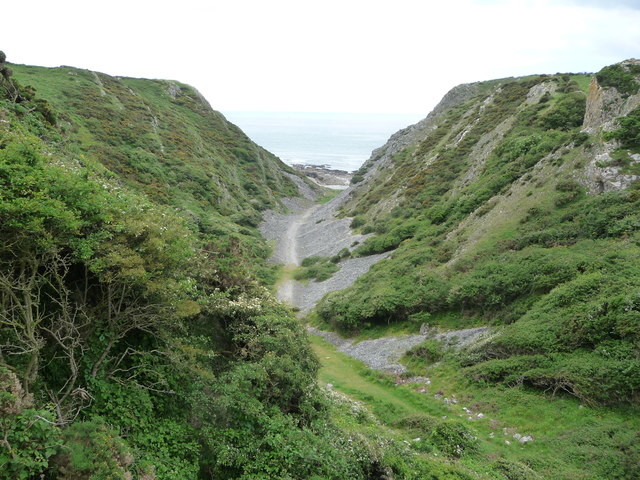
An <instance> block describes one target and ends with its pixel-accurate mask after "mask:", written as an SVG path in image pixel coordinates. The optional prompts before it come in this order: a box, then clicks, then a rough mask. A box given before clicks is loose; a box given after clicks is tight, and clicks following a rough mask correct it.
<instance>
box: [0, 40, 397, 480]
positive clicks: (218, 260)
mask: <svg viewBox="0 0 640 480" xmlns="http://www.w3.org/2000/svg"><path fill="white" fill-rule="evenodd" d="M4 60H5V58H4V54H3V53H1V52H0V437H1V438H2V442H0V466H1V468H2V472H3V473H2V477H3V478H11V479H43V478H47V479H55V478H59V479H72V478H73V479H80V478H92V479H123V480H124V479H133V478H135V479H144V480H152V479H167V480H168V479H171V480H180V479H185V480H186V479H195V478H202V479H214V478H215V479H236V478H246V479H248V478H282V479H294V478H295V479H308V478H333V479H336V480H337V479H344V478H354V479H358V478H361V479H364V478H380V477H381V475H382V474H383V473H381V472H384V471H385V470H386V469H387V468H388V467H387V466H386V465H387V463H385V461H384V459H383V455H382V454H380V449H379V448H378V447H377V445H376V442H375V440H374V439H373V438H364V437H363V438H359V439H358V440H357V441H356V442H353V439H352V438H351V435H350V432H349V431H347V430H345V429H344V428H342V427H341V426H339V425H337V424H336V423H335V422H334V421H333V420H332V418H331V414H332V412H333V409H334V403H333V402H332V401H331V400H330V399H328V398H327V396H326V395H325V394H324V393H323V392H322V391H321V390H320V389H319V388H318V386H317V385H316V373H317V369H318V363H317V360H316V358H315V357H314V355H313V354H312V352H311V350H310V348H309V343H308V340H307V338H306V336H305V334H304V331H303V330H302V328H301V327H300V326H299V325H298V323H297V322H296V320H295V318H294V317H293V315H292V314H291V312H290V311H289V310H288V309H287V308H285V307H284V306H283V305H281V304H279V303H278V302H276V301H275V299H274V298H273V297H272V296H271V295H270V294H269V293H268V292H267V291H266V290H265V289H264V287H262V286H260V285H259V283H258V282H257V281H256V275H255V272H254V271H255V270H256V268H258V267H259V261H258V260H259V259H258V260H256V259H255V258H252V256H251V255H250V254H251V252H248V253H247V252H245V251H243V250H242V249H243V248H244V247H246V245H247V244H249V245H251V242H252V241H253V245H254V246H255V245H257V246H260V245H262V248H264V249H265V250H266V248H265V247H264V244H263V243H262V244H261V243H259V240H258V234H257V233H256V232H255V231H254V229H253V228H252V227H251V226H242V225H238V224H236V223H234V221H233V218H232V217H233V216H229V215H227V213H230V211H232V210H233V209H234V208H244V209H247V211H250V212H252V215H253V214H255V212H257V211H258V206H260V208H262V207H264V206H266V205H269V204H274V202H275V198H277V196H279V195H283V194H288V193H289V188H290V187H291V185H290V184H289V182H288V180H285V178H286V177H285V176H284V174H283V172H282V171H280V172H278V171H277V168H276V167H277V165H278V163H277V162H276V161H275V160H273V158H272V157H271V156H270V155H268V154H266V153H265V152H262V151H261V150H259V149H258V148H257V147H255V146H254V145H253V144H251V143H249V142H248V140H246V137H244V136H243V135H242V134H240V132H239V131H238V130H237V129H235V128H234V127H232V126H230V125H228V124H225V123H224V122H223V121H222V119H221V117H220V116H219V115H217V114H215V113H213V112H211V111H210V110H208V107H207V108H205V105H204V104H203V103H202V102H200V103H198V102H199V100H197V98H196V97H195V96H193V95H195V94H193V91H192V90H189V89H187V87H181V88H182V89H185V91H186V92H187V93H185V94H184V95H185V97H186V98H184V99H181V100H180V101H181V102H186V104H189V103H190V102H191V106H192V107H193V108H194V109H195V110H194V112H192V113H189V112H188V108H187V106H186V105H183V106H180V107H179V108H177V112H178V113H180V115H182V116H183V117H182V118H183V119H184V120H185V122H187V120H188V118H189V117H192V119H193V121H194V122H196V121H197V122H200V121H204V120H207V119H208V120H207V121H208V122H210V124H207V125H209V126H215V125H216V122H218V123H217V125H219V126H220V129H221V131H220V132H216V131H215V130H211V129H209V127H208V126H207V125H200V127H198V128H196V127H195V123H194V124H189V123H185V124H184V125H183V126H182V127H183V128H185V129H193V130H192V131H191V132H190V133H189V134H190V135H192V137H189V138H191V139H200V140H202V144H198V145H195V146H194V147H193V148H195V149H196V150H189V152H187V151H186V150H185V152H186V153H185V156H184V157H181V158H182V160H183V163H184V165H183V167H184V168H185V169H196V170H193V172H194V176H196V177H197V175H199V174H203V175H205V174H206V175H207V176H208V177H207V178H208V179H209V180H211V181H212V182H213V183H215V184H218V183H219V184H220V189H219V190H217V191H218V192H222V193H221V194H224V192H225V191H227V193H228V197H229V198H222V197H224V196H225V195H226V194H224V195H222V197H220V198H221V199H218V197H215V196H214V197H206V195H207V194H206V193H205V191H206V189H204V190H202V195H203V196H202V197H198V195H199V193H198V192H199V189H200V187H196V186H195V185H190V184H188V182H187V178H188V175H187V174H186V173H185V171H182V172H181V171H179V167H178V166H177V163H172V162H177V160H176V159H175V158H173V157H172V156H171V155H169V152H171V151H173V150H172V149H174V148H175V149H179V148H181V145H182V146H184V145H183V144H181V140H180V141H178V140H176V141H175V142H171V141H169V140H167V139H165V137H164V136H162V135H159V138H161V139H162V142H163V148H164V152H162V149H161V148H160V146H159V143H158V144H157V145H156V146H155V147H154V146H153V145H152V140H153V139H152V138H151V137H149V136H148V135H147V134H148V133H149V130H147V129H146V127H147V126H148V124H147V123H143V125H142V126H140V125H138V124H137V123H136V124H134V123H132V124H131V125H128V124H126V126H127V127H129V128H130V130H131V131H135V132H136V135H133V136H131V137H126V132H125V131H124V129H123V127H122V126H121V125H120V123H119V122H120V121H121V120H122V117H118V116H117V115H118V111H120V112H121V113H122V112H124V113H123V115H125V114H126V115H125V116H127V118H128V115H129V114H132V115H141V116H145V115H146V114H145V113H144V112H145V111H146V112H148V111H147V110H146V108H143V107H144V104H143V103H140V102H139V97H142V96H143V94H142V93H139V94H136V95H133V94H131V95H133V97H132V98H129V100H131V102H134V99H135V100H136V101H138V102H139V103H138V104H136V105H138V107H139V108H137V107H136V105H134V104H133V103H132V104H127V106H126V107H125V109H124V110H123V109H121V107H120V106H118V104H117V101H120V102H122V103H123V104H124V103H125V102H124V101H123V100H126V94H124V93H122V92H121V91H120V90H118V92H119V93H118V95H115V94H105V95H104V97H109V95H113V96H112V97H110V98H105V99H102V100H104V101H105V102H110V103H112V104H113V105H114V107H113V109H111V110H108V113H109V115H113V116H116V117H117V119H118V121H117V122H110V121H109V119H108V116H107V115H105V114H104V113H103V112H101V109H102V107H100V108H98V107H95V106H94V107H91V108H90V109H89V110H84V109H81V108H80V105H78V106H77V108H78V111H75V110H73V109H72V108H71V107H70V104H64V105H63V101H67V99H66V97H67V94H66V93H64V92H61V91H57V90H56V88H55V84H54V83H48V82H43V84H46V86H47V87H46V88H48V89H49V90H48V93H49V94H51V95H52V98H53V100H52V101H51V102H49V101H47V100H45V99H44V98H43V97H41V96H40V95H41V93H40V92H36V91H34V90H33V89H32V88H27V87H24V86H22V85H21V84H20V83H19V82H17V81H16V80H15V79H14V78H13V77H12V75H11V68H10V67H9V66H8V65H7V64H6V63H5V62H4ZM33 71H38V72H41V73H42V74H43V75H44V76H45V77H46V78H47V79H50V76H51V75H52V76H56V75H58V74H60V72H61V71H60V70H54V71H49V70H40V69H34V70H33ZM64 71H65V72H69V71H71V72H72V73H74V74H75V73H78V72H79V71H77V70H71V69H64ZM65 75H68V73H65ZM78 75H80V73H78ZM69 76H70V77H73V76H74V75H69ZM36 77H37V75H34V77H33V78H32V80H34V81H33V82H31V83H36V81H37V78H36ZM64 78H65V80H62V79H59V81H60V82H61V83H60V84H59V86H60V88H63V89H64V88H65V87H63V86H62V85H63V84H65V82H66V77H64ZM83 78H84V77H83ZM103 80H104V82H105V83H108V79H107V78H103ZM84 81H86V78H84V80H83V82H84ZM114 82H115V83H117V84H118V86H117V87H113V88H114V89H116V88H119V89H120V88H122V85H123V84H122V83H120V82H116V81H115V80H114ZM131 84H132V85H134V84H137V85H138V86H139V87H140V89H141V91H142V90H143V89H145V88H149V89H150V90H151V91H153V90H154V88H155V87H154V85H155V83H154V82H149V84H147V83H146V82H144V81H131ZM85 86H87V85H85ZM46 88H44V89H43V90H46ZM87 88H88V86H87ZM106 88H107V87H106V86H105V89H106ZM109 88H110V87H109ZM67 93H69V92H67ZM157 94H158V95H161V93H157ZM97 95H98V96H100V93H99V89H98V93H97ZM145 95H148V97H145V98H152V92H147V91H145ZM69 97H71V98H73V95H69ZM178 98H179V97H178ZM56 99H57V101H59V102H61V103H60V105H62V106H63V107H64V108H62V109H61V110H57V107H56V104H57V102H56ZM90 100H91V99H87V100H86V103H87V104H91V101H90ZM76 101H77V100H76ZM83 108H84V107H83ZM87 108H88V107H87ZM104 108H107V107H104ZM108 108H111V107H108ZM89 111H91V115H93V116H91V115H89V114H88V112H89ZM132 112H135V113H132ZM171 112H172V110H171V108H170V106H169V105H168V104H167V105H166V110H162V111H161V109H160V108H158V110H157V111H156V113H157V115H158V117H160V115H164V116H163V117H162V118H163V119H164V120H163V121H168V120H167V118H169V117H170V116H171ZM176 115H177V114H176ZM145 118H146V119H147V120H148V117H145ZM139 120H141V118H137V119H136V120H135V121H136V122H137V121H139ZM131 121H132V122H133V121H134V120H131ZM176 121H177V120H176ZM67 122H69V123H67ZM138 127H140V128H141V129H142V131H140V130H136V128H138ZM111 129H114V131H117V132H118V133H114V131H112V130H111ZM118 129H121V130H118ZM225 129H226V130H227V133H224V131H223V130H225ZM183 133H184V132H183ZM166 134H167V135H170V129H168V130H167V132H166ZM121 135H124V137H122V138H121ZM185 135H187V133H185ZM189 138H188V139H189ZM188 139H187V140H188ZM155 140H158V139H157V138H156V139H155ZM138 141H139V142H141V143H140V144H136V143H135V142H138ZM145 142H146V143H145ZM238 142H242V143H240V144H239V143H238ZM134 144H135V145H138V146H134ZM240 145H244V146H245V147H246V148H247V149H253V150H252V151H253V152H254V153H255V154H256V157H251V162H253V163H251V165H253V166H255V167H256V168H255V169H253V168H250V167H247V166H246V165H244V166H243V164H242V162H237V163H235V164H234V158H232V157H226V156H225V155H226V154H225V153H224V152H228V151H230V150H232V149H234V148H240ZM156 147H157V149H159V150H157V149H156V150H154V148H156ZM185 148H187V147H185ZM158 151H159V152H160V153H159V154H158ZM247 151H248V150H247ZM118 152H120V153H122V154H123V155H124V157H116V158H121V162H116V163H113V164H110V163H109V161H111V160H109V159H108V157H109V156H110V155H112V154H113V155H117V154H118ZM123 152H124V153H123ZM132 152H133V153H132ZM194 152H200V153H202V157H200V156H198V155H200V153H199V154H198V155H196V154H195V153H194ZM203 152H204V153H203ZM215 152H218V156H217V157H215V158H214V153H215ZM103 153H104V155H105V156H104V157H103V156H102V154H103ZM187 153H189V154H187ZM143 154H145V155H147V156H146V157H145V158H146V160H145V161H146V162H147V163H145V168H147V167H149V169H150V170H149V171H155V172H157V175H158V178H159V179H160V180H159V181H158V183H157V184H155V185H154V183H153V182H147V181H146V180H145V181H142V180H141V178H139V177H138V176H137V174H134V173H133V172H134V170H133V169H132V170H129V169H130V168H133V167H132V165H134V164H133V163H127V162H128V161H129V160H132V159H135V158H138V157H136V155H143ZM190 155H191V156H190ZM125 157H126V158H125ZM224 159H226V163H224V165H223V162H222V161H223V160H224ZM260 159H262V160H264V162H261V160H260ZM214 160H215V162H218V163H217V164H216V163H215V162H214ZM236 160H237V159H236ZM197 161H202V162H203V163H206V162H209V163H208V165H209V167H211V166H212V165H213V166H214V165H218V166H220V168H222V166H224V168H225V169H226V170H224V172H222V171H218V170H215V169H213V167H212V169H209V167H207V168H204V167H202V168H201V169H200V170H198V169H197V168H196V167H195V165H196V162H197ZM268 162H271V167H268V166H267V165H268ZM169 166H171V168H169ZM106 167H109V169H108V168H106ZM120 168H122V171H119V169H120ZM136 168H137V167H136ZM269 168H273V169H274V170H273V171H270V172H267V170H268V169H269ZM263 169H264V170H263ZM171 170H173V171H174V173H175V174H176V176H175V177H171V176H170V175H171ZM135 171H136V172H142V169H138V170H135ZM189 171H191V170H189ZM256 172H257V173H256ZM254 174H255V175H258V176H261V175H263V176H264V177H262V178H271V179H272V180H273V182H276V183H277V182H281V184H282V188H280V187H278V188H272V187H270V186H269V185H265V184H260V185H259V186H257V187H256V188H257V189H258V192H262V194H256V198H258V200H259V202H264V203H260V204H259V205H253V203H252V199H253V196H251V199H250V198H249V195H248V194H245V192H243V191H242V189H238V188H237V186H238V183H230V184H224V183H223V181H226V180H225V177H223V175H228V176H229V177H227V179H229V181H231V180H233V179H235V181H237V182H242V181H244V180H247V179H249V178H252V177H251V175H254ZM182 175H184V178H183V177H182ZM150 178H151V177H150ZM154 178H155V177H154ZM183 180H184V181H183ZM165 181H166V182H167V183H166V184H163V183H162V182H165ZM173 182H177V183H175V184H174V183H173ZM267 182H268V180H267ZM165 188H166V191H165ZM181 195H183V196H181ZM261 195H263V196H262V197H261ZM182 201H184V202H185V203H181V202H182ZM207 202H208V203H207ZM216 202H217V203H216ZM269 202H272V203H269ZM191 203H193V205H194V208H196V207H197V209H196V210H195V211H191V210H187V209H186V207H187V206H189V205H190V204H191ZM218 208H219V210H218ZM225 209H230V211H229V212H227V211H225ZM194 217H195V220H194ZM206 218H209V219H212V220H210V222H217V223H216V225H221V226H222V227H221V228H220V229H218V228H217V227H216V229H213V228H209V227H207V228H205V225H207V222H208V221H209V220H207V221H205V219H206ZM227 232H229V233H227ZM234 235H236V236H234ZM241 242H245V243H244V244H243V243H241Z"/></svg>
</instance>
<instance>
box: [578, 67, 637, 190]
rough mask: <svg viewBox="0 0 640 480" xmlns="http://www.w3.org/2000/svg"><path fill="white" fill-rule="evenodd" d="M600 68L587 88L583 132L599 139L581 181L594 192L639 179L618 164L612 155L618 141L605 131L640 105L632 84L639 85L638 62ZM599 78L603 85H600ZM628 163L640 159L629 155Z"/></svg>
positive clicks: (626, 184) (622, 165) (616, 126)
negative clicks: (601, 71) (599, 71)
mask: <svg viewBox="0 0 640 480" xmlns="http://www.w3.org/2000/svg"><path fill="white" fill-rule="evenodd" d="M608 69H609V71H607V69H603V72H604V74H602V73H601V74H599V75H597V76H594V77H593V79H592V80H591V84H590V85H589V93H588V95H587V107H586V112H585V116H584V124H583V127H582V131H583V132H586V133H589V134H591V135H594V136H596V137H597V138H599V139H600V141H599V142H598V143H597V145H596V147H595V148H594V149H593V151H592V152H591V155H590V156H589V161H588V163H587V166H586V169H585V176H584V180H585V182H586V184H587V185H588V187H589V190H590V191H591V192H593V193H602V192H605V191H610V190H619V189H624V188H627V187H628V186H629V185H631V184H632V183H633V182H635V181H636V180H637V179H638V178H640V177H639V176H638V175H637V174H635V172H634V173H630V172H629V168H628V165H624V164H622V163H620V162H617V161H616V159H614V158H613V157H612V154H613V153H614V152H615V151H616V150H617V149H619V147H620V142H618V141H615V140H607V135H606V134H607V132H611V131H614V130H615V129H616V128H618V126H619V125H618V119H619V118H622V117H625V116H627V115H629V114H630V113H631V112H632V111H633V110H634V109H636V108H637V107H638V106H639V105H640V93H638V89H637V87H634V83H638V82H640V60H635V59H630V60H626V61H624V62H621V63H619V64H617V65H614V66H611V67H608ZM598 77H600V78H601V80H602V81H603V82H604V85H600V83H599V82H598ZM631 156H632V158H631V162H632V163H637V162H640V156H638V155H637V154H631Z"/></svg>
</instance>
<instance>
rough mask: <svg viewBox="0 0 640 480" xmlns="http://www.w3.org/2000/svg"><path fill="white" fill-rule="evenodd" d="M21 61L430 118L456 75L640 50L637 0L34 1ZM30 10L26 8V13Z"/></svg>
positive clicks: (261, 98) (13, 19) (15, 23)
mask: <svg viewBox="0 0 640 480" xmlns="http://www.w3.org/2000/svg"><path fill="white" fill-rule="evenodd" d="M15 7H16V8H15V10H16V11H15V12H14V13H15V15H14V14H11V15H7V9H6V8H5V9H4V13H3V20H2V25H1V26H0V49H2V50H4V52H5V53H6V54H7V57H8V60H9V61H11V62H14V63H26V64H32V65H45V66H58V65H72V66H76V67H82V68H88V69H91V70H97V71H100V72H104V73H108V74H111V75H120V76H135V77H148V78H170V79H176V80H180V81H182V82H185V83H189V84H191V85H193V86H195V87H196V88H198V89H199V90H200V91H201V92H202V93H203V94H204V95H205V97H207V99H208V100H209V101H210V103H211V104H212V106H213V107H214V108H215V109H217V110H222V111H233V110H257V111H308V112H313V111H324V112H388V113H420V114H426V113H428V112H429V111H430V110H431V109H432V108H433V106H434V105H435V104H436V103H437V102H438V100H439V99H440V98H441V97H442V96H443V95H444V94H445V93H446V92H447V91H448V90H449V89H450V88H452V87H454V86H455V85H457V84H459V83H464V82H472V81H477V80H488V79H492V78H501V77H507V76H519V75H526V74H532V73H556V72H585V71H587V72H593V71H597V70H599V69H600V68H602V67H603V66H605V65H608V64H611V63H615V62H618V61H621V60H624V59H626V58H632V57H635V58H638V57H640V0H628V1H624V0H619V1H615V0H609V1H606V0H602V1H597V0H592V1H590V0H583V1H578V0H575V1H571V0H539V1H535V0H529V1H527V0H522V1H517V0H512V1H509V0H503V1H500V0H448V1H431V0H385V1H378V0H362V1H361V0H271V1H269V0H210V1H195V0H171V1H164V0H155V1H147V0H127V1H122V0H110V1H109V2H92V1H87V0H78V1H73V0H61V1H52V0H46V1H45V0H31V1H29V2H28V6H27V5H20V6H18V4H17V3H16V4H15ZM18 10H19V15H18Z"/></svg>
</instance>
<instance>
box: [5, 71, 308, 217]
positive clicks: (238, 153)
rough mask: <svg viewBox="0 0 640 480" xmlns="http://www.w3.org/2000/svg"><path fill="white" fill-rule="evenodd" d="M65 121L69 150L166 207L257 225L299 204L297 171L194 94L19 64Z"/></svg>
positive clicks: (161, 84)
mask: <svg viewBox="0 0 640 480" xmlns="http://www.w3.org/2000/svg"><path fill="white" fill-rule="evenodd" d="M11 68H12V70H13V75H14V78H16V79H17V80H18V81H19V82H20V83H21V84H23V85H27V86H32V87H34V88H35V90H36V91H37V92H38V95H39V96H41V97H43V98H46V99H47V101H48V102H49V103H50V104H51V105H52V107H53V108H54V109H55V111H56V112H57V115H58V118H57V123H58V125H59V126H60V129H61V131H62V133H63V135H64V137H65V139H66V140H67V142H68V144H67V148H73V147H75V148H76V149H77V151H78V152H79V153H82V154H84V155H86V156H89V157H91V158H94V159H96V160H98V161H100V162H101V163H102V164H103V165H105V166H106V167H107V168H109V169H110V170H111V171H113V172H114V173H116V174H117V176H118V177H119V178H120V179H123V180H125V181H126V182H127V184H129V185H131V186H134V187H136V188H138V189H140V190H142V191H143V192H144V193H146V194H147V195H149V196H150V198H152V199H153V200H155V201H158V202H160V203H165V204H170V205H174V206H177V207H179V208H182V209H187V210H189V211H190V212H192V214H193V215H194V216H195V217H196V219H197V221H198V222H199V223H200V224H201V225H202V228H204V229H206V228H207V226H208V224H209V223H211V222H212V220H210V218H209V217H210V216H211V215H213V214H214V213H218V214H221V215H225V216H232V217H233V220H234V221H236V223H241V224H247V225H252V226H255V225H256V224H257V222H258V220H259V215H258V214H257V213H256V212H257V211H260V210H264V209H266V208H273V207H275V206H277V199H278V198H279V197H283V196H297V195H298V191H297V188H296V185H295V183H294V182H293V181H292V180H291V178H290V177H289V175H291V174H294V173H295V172H294V171H293V170H292V169H291V168H289V167H288V166H286V165H285V164H284V163H282V162H281V161H280V160H279V159H277V158H276V157H275V156H274V155H272V154H271V153H269V152H267V151H266V150H264V149H263V148H261V147H259V146H258V145H256V144H255V143H253V142H252V141H251V140H250V139H249V138H248V137H247V136H246V135H245V134H244V133H243V132H242V131H241V130H240V129H239V128H238V127H236V126H235V125H233V124H231V123H229V122H228V121H227V120H226V119H225V118H224V117H223V116H222V114H220V113H219V112H216V111H214V110H213V109H212V108H211V106H210V105H209V103H208V102H207V101H206V99H205V98H204V97H202V95H200V93H199V92H198V91H197V90H195V89H194V88H193V87H190V86H188V85H184V84H182V83H179V82H175V81H167V80H147V79H135V78H123V77H111V76H109V75H105V74H103V73H98V72H91V71H89V70H81V69H77V68H71V67H59V68H42V67H33V66H25V65H11Z"/></svg>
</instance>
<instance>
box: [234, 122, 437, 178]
mask: <svg viewBox="0 0 640 480" xmlns="http://www.w3.org/2000/svg"><path fill="white" fill-rule="evenodd" d="M222 113H223V114H224V116H225V117H226V118H227V119H228V120H229V121H230V122H232V123H234V124H235V125H237V126H238V127H240V128H241V129H242V130H243V131H244V132H245V133H246V134H247V135H248V136H249V137H250V138H251V139H252V140H253V141H254V142H256V143H257V144H258V145H260V146H262V147H264V148H266V149H267V150H269V151H270V152H271V153H273V154H275V155H276V156H278V157H280V159H281V160H282V161H283V162H285V163H287V164H289V165H294V164H304V165H323V166H326V167H328V168H331V169H335V170H346V171H348V172H353V171H355V170H357V169H358V168H360V166H361V165H362V164H363V163H364V162H365V161H366V160H367V159H368V158H369V157H370V156H371V151H372V150H374V149H376V148H378V147H381V146H382V145H384V144H385V143H386V142H387V140H388V139H389V137H390V136H391V135H392V134H393V133H395V132H397V131H398V130H400V129H402V128H405V127H408V126H409V125H412V124H414V123H416V122H418V121H420V120H421V119H422V118H424V117H425V116H426V114H425V115H421V114H395V113H394V114H387V113H385V114H371V113H300V112H296V113H286V112H233V111H224V112H222Z"/></svg>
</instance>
